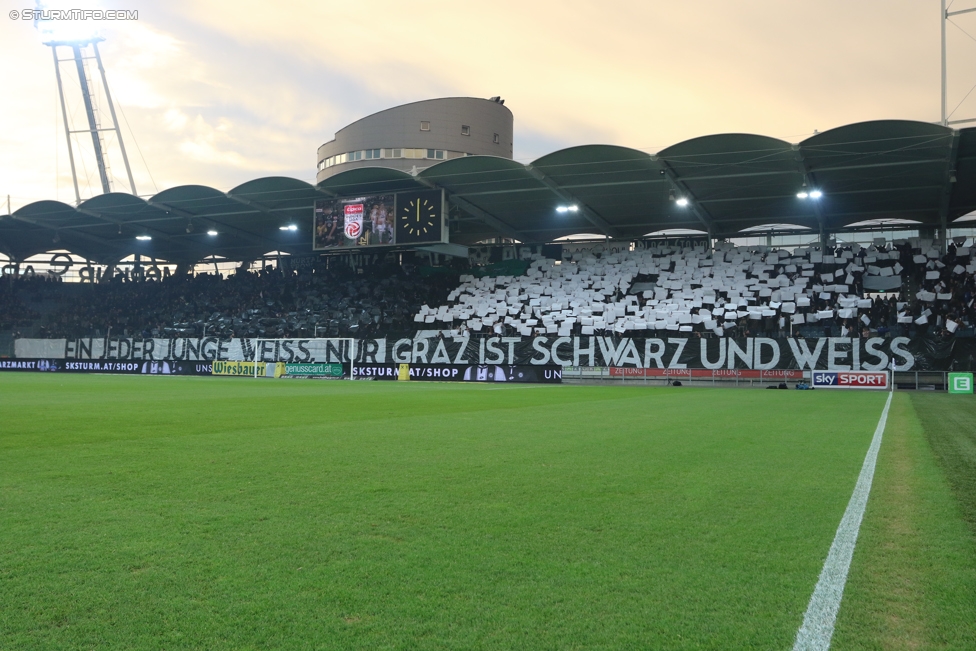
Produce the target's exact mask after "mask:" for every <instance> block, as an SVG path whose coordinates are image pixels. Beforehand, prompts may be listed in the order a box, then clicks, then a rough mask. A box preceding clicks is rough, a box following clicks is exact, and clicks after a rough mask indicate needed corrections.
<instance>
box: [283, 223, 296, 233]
mask: <svg viewBox="0 0 976 651" xmlns="http://www.w3.org/2000/svg"><path fill="white" fill-rule="evenodd" d="M278 230H279V231H297V230H298V226H295V225H294V224H288V225H287V226H279V227H278Z"/></svg>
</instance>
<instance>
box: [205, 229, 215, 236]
mask: <svg viewBox="0 0 976 651" xmlns="http://www.w3.org/2000/svg"><path fill="white" fill-rule="evenodd" d="M207 235H209V236H210V237H216V236H217V231H215V230H214V229H212V228H211V229H210V230H209V231H207Z"/></svg>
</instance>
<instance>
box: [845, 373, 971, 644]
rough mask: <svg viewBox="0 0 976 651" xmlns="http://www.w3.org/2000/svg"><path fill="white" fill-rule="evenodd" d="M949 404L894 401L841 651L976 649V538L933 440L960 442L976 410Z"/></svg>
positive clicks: (851, 579)
mask: <svg viewBox="0 0 976 651" xmlns="http://www.w3.org/2000/svg"><path fill="white" fill-rule="evenodd" d="M944 397H947V396H945V395H944V394H943V395H942V396H940V395H939V394H937V393H936V392H934V391H932V392H923V391H918V392H912V391H906V392H896V393H895V397H894V398H893V399H892V402H891V411H890V412H889V413H888V425H887V427H886V428H885V433H884V445H882V446H881V451H880V452H879V453H878V466H877V470H876V471H875V475H874V482H873V484H872V487H871V499H870V501H869V503H868V508H867V511H866V512H865V514H864V522H862V524H861V532H860V534H859V535H858V540H857V549H856V550H855V552H854V559H853V561H852V562H851V569H850V572H849V573H848V576H847V586H846V587H845V588H844V607H843V608H841V610H840V613H838V616H837V623H836V625H835V627H834V637H833V639H832V640H831V649H832V651H912V650H915V649H926V650H931V651H956V650H957V649H976V540H974V539H973V535H972V533H971V531H970V530H969V529H968V528H967V526H966V522H965V521H964V519H963V518H962V515H961V513H960V508H959V504H958V503H957V501H956V500H955V499H954V497H953V494H952V489H951V487H950V483H951V482H950V481H947V479H949V477H950V476H951V473H950V472H949V470H948V469H946V470H945V472H944V471H943V468H940V465H939V462H938V460H937V455H936V454H933V450H932V448H931V447H930V446H929V441H927V440H926V439H927V438H929V439H930V440H931V439H932V438H933V436H934V435H936V433H937V432H940V431H941V432H942V433H944V434H946V435H949V436H952V435H955V433H956V430H957V429H958V427H955V428H954V425H956V426H958V425H959V424H962V425H965V417H966V411H967V409H966V408H967V406H969V407H970V419H971V418H972V416H973V415H976V414H973V411H972V407H973V406H976V405H973V404H972V403H970V402H969V400H965V399H964V400H961V401H960V400H958V399H957V400H955V401H944V402H943V401H942V400H940V398H944ZM952 398H957V396H952ZM967 398H968V396H967ZM922 401H924V404H928V405H929V406H930V407H931V409H930V410H928V411H929V413H928V415H929V416H931V417H932V420H926V419H925V418H923V417H922V415H921V413H922V412H921V409H919V410H918V411H916V407H918V405H919V403H920V402H922ZM967 403H968V404H967ZM969 422H970V423H971V420H970V421H969ZM963 429H965V428H963ZM971 429H972V426H971V425H970V426H969V428H968V430H967V431H971ZM933 444H934V442H933Z"/></svg>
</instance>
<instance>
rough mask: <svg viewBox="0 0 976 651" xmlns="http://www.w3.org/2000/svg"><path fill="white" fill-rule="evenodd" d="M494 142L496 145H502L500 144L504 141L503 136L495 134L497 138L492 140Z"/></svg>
mask: <svg viewBox="0 0 976 651" xmlns="http://www.w3.org/2000/svg"><path fill="white" fill-rule="evenodd" d="M492 141H493V142H494V143H495V144H496V145H497V144H498V143H500V142H501V141H502V139H501V136H499V135H498V134H497V133H496V134H495V137H494V138H492Z"/></svg>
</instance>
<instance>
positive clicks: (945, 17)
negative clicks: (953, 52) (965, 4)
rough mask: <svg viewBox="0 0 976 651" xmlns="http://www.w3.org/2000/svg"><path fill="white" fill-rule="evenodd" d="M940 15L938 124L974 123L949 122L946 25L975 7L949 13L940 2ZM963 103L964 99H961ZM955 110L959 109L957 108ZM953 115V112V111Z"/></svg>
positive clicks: (973, 119) (943, 2)
mask: <svg viewBox="0 0 976 651" xmlns="http://www.w3.org/2000/svg"><path fill="white" fill-rule="evenodd" d="M941 7H942V13H941V16H940V21H939V22H940V24H941V27H942V119H941V120H939V124H941V125H942V126H945V127H947V126H950V125H952V124H962V123H965V122H976V118H967V119H965V120H949V118H950V117H951V115H950V113H949V106H948V99H949V82H948V65H947V63H948V61H947V59H948V55H947V53H946V23H947V22H949V18H951V17H952V16H958V15H960V14H968V13H972V12H974V11H976V7H973V8H971V9H959V10H957V11H949V10H948V9H947V8H946V0H941ZM963 101H965V98H963ZM956 108H959V107H958V106H957V107H956ZM953 113H955V110H953Z"/></svg>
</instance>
